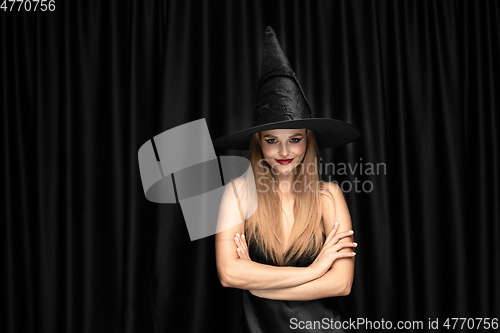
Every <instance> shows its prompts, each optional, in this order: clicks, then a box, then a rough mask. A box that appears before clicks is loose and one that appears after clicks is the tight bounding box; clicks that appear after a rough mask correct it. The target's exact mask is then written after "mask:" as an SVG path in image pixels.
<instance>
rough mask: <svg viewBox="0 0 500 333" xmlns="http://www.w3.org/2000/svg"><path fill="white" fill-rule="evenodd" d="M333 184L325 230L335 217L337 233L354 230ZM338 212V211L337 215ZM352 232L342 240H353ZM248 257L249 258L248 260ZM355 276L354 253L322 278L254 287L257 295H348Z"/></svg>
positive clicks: (308, 297) (287, 297) (295, 297)
mask: <svg viewBox="0 0 500 333" xmlns="http://www.w3.org/2000/svg"><path fill="white" fill-rule="evenodd" d="M326 185H328V186H329V189H330V191H331V193H332V194H333V198H334V199H335V205H334V204H333V202H332V201H331V198H330V197H329V196H327V197H324V198H325V200H324V201H323V202H324V203H325V204H324V208H323V221H324V223H325V232H326V233H329V232H330V231H331V230H332V229H333V227H334V221H339V222H340V226H339V230H338V232H337V233H340V232H343V231H346V230H351V227H352V223H351V217H350V215H349V210H348V208H347V204H346V202H345V199H344V195H343V194H342V190H341V189H340V187H339V186H338V185H336V184H334V183H326ZM335 213H336V215H335ZM352 241H353V240H352V236H350V237H344V238H342V239H341V240H340V241H339V242H352ZM352 250H353V249H352V248H349V247H347V248H344V249H342V250H340V251H339V252H352ZM244 261H246V260H244ZM353 279H354V257H347V258H340V259H337V260H335V261H334V262H333V265H332V267H331V268H330V270H329V271H328V272H327V273H326V274H325V275H323V276H321V277H320V278H318V279H316V280H313V281H310V282H307V283H304V284H301V285H298V286H295V287H289V288H276V289H266V290H250V292H251V293H252V294H254V295H256V296H259V297H263V298H269V299H276V300H297V301H298V300H314V299H319V298H324V297H334V296H346V295H349V293H350V292H351V286H352V282H353Z"/></svg>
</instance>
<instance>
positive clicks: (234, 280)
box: [215, 179, 321, 290]
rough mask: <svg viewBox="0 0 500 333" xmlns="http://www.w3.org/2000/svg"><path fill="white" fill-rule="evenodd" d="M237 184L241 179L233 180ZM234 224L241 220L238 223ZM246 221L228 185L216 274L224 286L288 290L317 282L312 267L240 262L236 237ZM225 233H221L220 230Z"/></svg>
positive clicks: (218, 238)
mask: <svg viewBox="0 0 500 333" xmlns="http://www.w3.org/2000/svg"><path fill="white" fill-rule="evenodd" d="M234 181H235V182H236V183H237V184H238V181H241V180H239V179H235V180H234ZM235 221H240V223H238V224H237V223H236V222H235ZM243 229H244V222H243V221H242V217H241V214H240V211H239V208H238V202H237V200H236V197H235V195H234V192H233V189H232V187H231V186H226V189H225V191H224V194H223V196H222V201H221V205H220V208H219V217H218V220H217V234H216V235H215V252H216V263H217V274H218V275H219V279H220V281H221V284H222V285H223V286H224V287H232V288H239V289H247V290H250V289H269V288H287V287H294V286H297V285H301V284H303V283H306V282H308V281H311V280H314V279H317V278H318V277H320V276H321V275H320V274H319V273H318V271H317V270H315V269H313V268H310V267H277V266H271V265H264V264H260V263H256V262H253V261H250V260H241V259H238V255H237V252H236V249H237V247H236V245H235V242H234V235H235V234H236V233H239V234H240V235H241V234H242V233H243V231H244V230H243ZM221 230H222V231H221Z"/></svg>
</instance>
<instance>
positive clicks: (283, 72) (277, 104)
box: [213, 26, 360, 150]
mask: <svg viewBox="0 0 500 333" xmlns="http://www.w3.org/2000/svg"><path fill="white" fill-rule="evenodd" d="M257 91H258V92H257V104H256V107H255V111H254V117H253V119H254V120H253V124H252V126H251V127H250V128H247V129H243V130H240V131H238V132H236V133H232V134H229V135H226V136H223V137H220V138H218V139H215V140H213V144H214V146H216V147H220V148H227V149H237V150H248V149H249V147H250V136H251V134H253V133H255V132H260V131H266V130H271V129H292V128H293V129H295V128H307V129H310V130H312V131H314V133H315V134H316V141H317V142H318V147H319V148H330V147H335V146H340V145H343V144H346V143H349V142H352V141H354V140H356V139H358V137H359V135H360V132H359V130H358V129H357V128H356V127H355V126H354V125H352V124H350V123H347V122H345V121H341V120H337V119H330V118H312V117H311V108H310V106H309V102H308V101H307V99H306V96H305V94H304V91H303V90H302V87H301V86H300V83H299V81H298V80H297V76H296V74H295V72H294V71H293V69H292V66H290V63H289V61H288V59H287V57H286V55H285V53H284V52H283V50H282V48H281V46H280V44H279V41H278V37H277V36H276V33H275V32H274V30H273V29H272V28H271V27H269V26H268V27H266V31H265V37H264V47H263V57H262V67H261V76H260V79H259V82H258V88H257Z"/></svg>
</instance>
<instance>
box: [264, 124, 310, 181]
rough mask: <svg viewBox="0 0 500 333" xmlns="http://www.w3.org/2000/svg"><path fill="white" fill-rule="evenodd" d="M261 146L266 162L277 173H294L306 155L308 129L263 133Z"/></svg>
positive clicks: (278, 130)
mask: <svg viewBox="0 0 500 333" xmlns="http://www.w3.org/2000/svg"><path fill="white" fill-rule="evenodd" d="M260 146H261V149H262V154H263V155H264V158H265V160H266V162H267V163H268V164H269V165H270V166H272V167H273V169H274V171H275V172H276V173H285V174H286V173H290V172H293V170H294V169H295V168H296V167H297V166H298V165H299V163H301V162H302V160H303V158H304V155H305V153H306V147H307V137H306V129H305V128H303V129H275V130H269V131H262V132H260Z"/></svg>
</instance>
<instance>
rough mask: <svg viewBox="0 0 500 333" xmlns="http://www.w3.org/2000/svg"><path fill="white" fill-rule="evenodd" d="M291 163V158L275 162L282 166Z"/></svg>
mask: <svg viewBox="0 0 500 333" xmlns="http://www.w3.org/2000/svg"><path fill="white" fill-rule="evenodd" d="M291 161H293V158H290V159H288V160H276V162H278V163H279V164H281V165H284V164H288V163H290V162H291Z"/></svg>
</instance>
